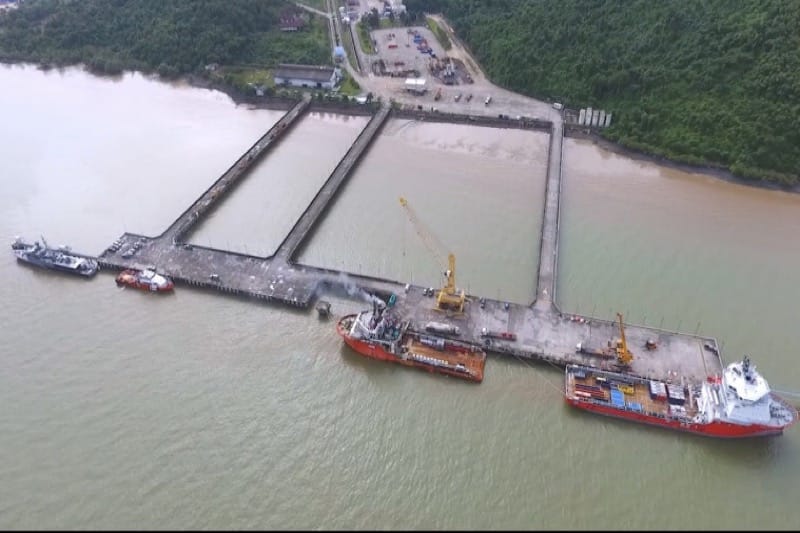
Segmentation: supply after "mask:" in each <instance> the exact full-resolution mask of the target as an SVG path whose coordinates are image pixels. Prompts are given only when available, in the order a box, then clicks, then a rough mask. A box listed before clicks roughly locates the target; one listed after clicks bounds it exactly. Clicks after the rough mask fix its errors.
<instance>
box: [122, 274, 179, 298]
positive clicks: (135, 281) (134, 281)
mask: <svg viewBox="0 0 800 533" xmlns="http://www.w3.org/2000/svg"><path fill="white" fill-rule="evenodd" d="M116 281H117V285H125V286H127V287H133V288H134V289H141V290H144V291H150V292H169V291H171V290H172V289H173V288H175V284H174V283H173V282H172V280H171V279H170V278H169V277H167V276H165V275H163V274H158V273H157V272H156V271H155V270H154V269H152V268H146V269H144V270H134V269H127V270H123V271H122V272H120V273H119V274H118V275H117V280H116Z"/></svg>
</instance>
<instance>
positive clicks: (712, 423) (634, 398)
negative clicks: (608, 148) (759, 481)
mask: <svg viewBox="0 0 800 533" xmlns="http://www.w3.org/2000/svg"><path fill="white" fill-rule="evenodd" d="M565 379H566V383H565V387H566V388H565V397H566V401H567V403H569V404H570V405H572V406H574V407H577V408H579V409H584V410H586V411H591V412H594V413H598V414H602V415H607V416H611V417H615V418H622V419H625V420H631V421H634V422H640V423H644V424H651V425H655V426H661V427H665V428H670V429H675V430H680V431H688V432H690V433H697V434H699V435H706V436H710V437H723V438H742V437H761V436H770V435H780V434H781V433H783V430H784V429H786V428H787V427H789V426H791V425H792V424H794V423H795V422H796V421H797V419H798V412H797V409H795V408H794V407H793V406H792V405H790V404H789V403H787V402H786V401H785V400H784V399H782V398H781V397H779V396H778V395H777V394H775V393H773V392H772V391H771V390H770V388H769V384H768V383H767V381H766V380H765V379H764V378H763V377H762V376H761V374H759V373H758V372H757V371H756V369H755V365H752V364H751V363H750V359H749V358H748V357H747V356H745V357H744V358H743V360H742V361H740V362H736V363H731V364H729V365H728V366H727V368H726V369H725V371H724V372H723V375H722V376H714V377H709V378H708V379H707V380H706V381H704V382H702V383H700V384H696V385H692V384H677V383H668V382H664V381H658V380H648V379H644V378H640V377H636V376H632V375H629V374H622V373H616V372H607V371H603V370H598V369H595V368H591V367H585V366H579V365H568V366H567V369H566V377H565Z"/></svg>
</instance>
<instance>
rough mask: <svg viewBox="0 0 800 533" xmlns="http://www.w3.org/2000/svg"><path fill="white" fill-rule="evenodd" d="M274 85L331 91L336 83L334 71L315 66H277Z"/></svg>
mask: <svg viewBox="0 0 800 533" xmlns="http://www.w3.org/2000/svg"><path fill="white" fill-rule="evenodd" d="M273 77H274V79H275V85H290V86H292V87H310V88H315V89H328V90H330V89H333V88H334V87H335V86H336V82H337V81H338V76H337V72H336V69H335V68H334V67H327V66H315V65H288V64H283V65H278V68H277V69H275V74H274V76H273Z"/></svg>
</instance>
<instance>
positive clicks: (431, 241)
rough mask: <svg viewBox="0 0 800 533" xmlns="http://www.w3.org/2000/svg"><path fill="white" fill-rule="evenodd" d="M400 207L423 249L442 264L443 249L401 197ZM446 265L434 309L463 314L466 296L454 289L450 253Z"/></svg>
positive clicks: (453, 263) (454, 265)
mask: <svg viewBox="0 0 800 533" xmlns="http://www.w3.org/2000/svg"><path fill="white" fill-rule="evenodd" d="M400 205H401V206H402V207H403V209H404V210H405V212H406V215H407V216H408V219H409V220H410V221H411V223H412V224H413V225H414V230H415V231H416V232H417V235H419V236H420V238H421V239H422V242H423V243H424V244H425V247H426V248H428V251H430V252H431V253H432V254H433V255H434V256H435V257H436V259H437V261H438V262H439V264H440V265H441V264H444V261H442V256H441V250H442V249H444V247H443V246H442V245H441V244H440V243H438V241H437V240H436V239H435V237H434V236H433V234H432V233H431V232H430V231H428V230H427V229H426V228H425V226H424V225H423V224H422V222H421V221H420V220H419V218H417V215H416V213H414V210H413V209H411V206H410V205H408V200H406V199H405V198H403V197H402V196H401V197H400ZM447 265H448V268H447V270H446V271H445V272H444V277H445V285H444V287H442V288H441V289H440V290H439V292H438V293H437V294H436V306H435V307H434V309H435V310H437V311H445V312H447V311H450V312H455V313H463V312H464V302H465V301H466V295H465V294H464V291H463V290H461V291H459V290H458V289H457V288H456V256H455V255H453V254H452V253H449V254H448V255H447Z"/></svg>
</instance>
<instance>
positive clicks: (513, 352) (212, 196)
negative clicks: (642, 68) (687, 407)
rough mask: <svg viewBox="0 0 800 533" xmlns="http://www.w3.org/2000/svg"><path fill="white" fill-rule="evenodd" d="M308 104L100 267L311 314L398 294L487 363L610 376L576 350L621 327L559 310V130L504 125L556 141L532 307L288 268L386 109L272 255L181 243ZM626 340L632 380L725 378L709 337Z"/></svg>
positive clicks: (422, 318)
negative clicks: (164, 222)
mask: <svg viewBox="0 0 800 533" xmlns="http://www.w3.org/2000/svg"><path fill="white" fill-rule="evenodd" d="M308 105H309V101H308V99H305V100H302V101H300V102H299V103H297V105H295V106H294V107H293V108H292V109H291V110H290V111H289V112H288V113H287V114H286V115H285V116H284V117H283V118H281V120H279V121H278V123H276V124H275V126H273V127H272V128H271V129H270V130H269V131H268V132H267V133H266V134H265V135H264V136H262V138H261V139H259V141H258V142H256V144H255V145H254V146H253V147H251V148H250V149H249V150H248V151H247V152H245V154H244V155H243V156H242V157H241V158H240V159H239V160H238V161H237V162H236V163H235V164H234V165H233V166H232V167H231V168H230V169H229V170H228V171H227V172H226V173H225V174H223V176H221V177H220V178H219V179H218V180H217V181H216V182H215V183H214V184H213V185H212V186H211V187H210V188H209V189H208V190H207V191H206V192H205V193H204V194H203V195H202V196H201V197H200V198H199V199H198V200H197V201H196V202H194V203H193V204H192V206H190V207H189V208H188V209H187V210H186V211H185V212H184V213H183V214H181V216H179V217H178V218H177V219H176V221H175V222H174V223H173V224H172V225H170V227H169V228H168V229H167V230H166V231H165V232H164V233H163V234H161V235H160V236H158V237H146V236H142V235H137V234H133V233H126V234H124V235H123V236H122V237H121V238H120V239H119V241H120V242H119V244H118V245H115V246H112V247H109V248H108V249H107V250H106V251H104V252H103V253H102V254H101V255H100V257H98V261H99V263H100V265H101V268H104V269H113V270H121V269H124V268H137V269H142V268H146V267H156V268H157V269H158V270H159V271H160V272H163V273H165V274H167V275H169V276H171V277H172V278H173V279H174V280H175V281H176V282H177V283H183V284H187V285H191V286H195V287H204V288H208V289H213V290H216V291H220V292H223V293H228V294H233V295H239V296H245V297H249V298H253V299H256V300H262V301H268V302H277V303H281V304H286V305H290V306H293V307H301V308H307V307H309V306H311V305H312V304H313V302H314V301H315V299H316V298H317V297H318V296H320V295H322V294H326V293H332V294H338V295H341V296H344V297H348V298H356V299H362V300H364V306H365V308H366V307H368V306H369V303H368V295H369V294H375V295H378V296H381V297H383V298H384V300H386V299H388V297H389V295H390V294H392V293H393V294H395V295H396V297H397V300H396V304H395V307H396V309H397V310H398V311H399V312H401V313H402V314H403V315H404V316H406V317H408V318H410V319H411V321H412V326H411V329H412V330H415V331H418V332H422V331H424V326H425V323H427V322H428V321H437V322H445V323H450V324H454V325H457V326H459V329H460V335H459V336H458V337H456V338H458V339H459V340H461V341H464V342H469V343H473V344H476V345H481V346H483V347H484V348H485V349H486V350H487V352H488V353H490V354H491V353H495V354H506V355H510V356H513V357H516V358H519V359H522V360H530V361H544V362H547V363H550V364H554V365H558V366H564V365H566V364H570V363H576V364H582V365H589V366H595V367H598V368H606V369H613V367H612V366H611V365H612V364H613V363H614V360H613V359H605V358H600V357H597V356H591V355H587V354H584V353H578V351H577V350H576V346H577V344H578V343H583V344H584V345H591V346H593V347H601V346H606V345H607V344H608V342H609V341H611V340H612V339H616V338H618V336H619V330H618V324H617V323H616V322H614V321H609V320H603V319H598V318H592V317H579V316H577V315H565V314H563V313H562V312H561V311H560V310H559V309H558V308H557V306H556V303H555V291H556V283H557V279H556V277H557V261H558V234H559V219H560V211H559V204H560V196H561V178H562V157H563V155H562V154H563V146H562V144H563V143H562V141H563V125H562V123H561V122H560V121H559V122H558V123H546V122H543V121H530V122H527V123H525V122H524V121H523V122H517V123H509V124H508V125H507V127H523V128H530V127H534V128H540V129H541V128H543V127H545V126H546V125H548V126H549V128H550V132H551V140H550V149H549V161H548V171H547V185H546V187H547V189H546V195H545V206H544V213H543V223H542V234H541V240H540V241H539V246H540V264H539V269H538V272H537V289H536V299H535V301H534V302H533V303H532V305H527V306H526V305H518V304H512V303H506V302H501V301H497V300H494V299H485V300H484V303H483V305H480V304H479V298H478V296H473V295H471V296H469V302H468V304H467V311H466V313H464V315H462V316H448V315H445V314H442V313H441V312H439V311H435V310H433V309H432V308H433V303H434V300H433V298H432V297H430V296H424V295H423V287H421V286H409V290H408V291H406V290H405V284H404V283H402V282H399V281H392V280H385V279H380V278H375V277H370V276H363V275H355V274H349V273H343V272H339V271H336V270H330V269H323V268H317V267H313V266H307V265H299V264H295V263H293V262H292V258H293V257H294V256H295V255H296V253H297V252H298V251H299V249H300V248H301V247H302V246H303V244H304V243H305V242H307V239H308V237H309V235H310V234H311V233H312V232H313V229H314V227H315V226H316V224H317V223H318V222H319V220H320V219H321V218H322V217H323V216H324V214H325V212H326V210H327V209H328V207H329V206H330V205H331V203H332V202H333V201H334V199H335V197H336V194H337V192H338V191H339V190H340V188H341V186H342V185H343V184H344V183H346V181H347V178H348V177H349V176H350V175H351V173H352V170H353V168H354V167H355V165H357V164H358V161H359V160H360V159H361V158H362V156H363V154H364V153H365V152H366V151H367V150H368V148H369V146H370V145H371V143H372V140H373V139H374V138H375V137H376V136H377V134H378V133H379V131H380V129H381V127H382V126H383V125H384V123H385V122H386V120H387V119H388V118H389V116H390V115H391V112H392V110H391V108H390V107H389V106H383V107H381V108H380V109H379V110H378V111H377V112H376V113H375V114H374V115H373V117H372V119H371V120H370V122H369V123H368V124H367V126H366V127H365V128H364V130H363V131H362V133H361V134H360V135H359V136H358V138H357V139H356V140H355V141H354V143H353V145H352V146H351V148H350V150H348V152H347V153H346V154H345V156H344V157H343V158H342V160H341V161H340V163H339V164H338V165H337V167H336V168H335V169H334V171H333V173H332V174H331V176H330V177H329V178H328V180H327V181H326V182H325V183H324V184H323V185H322V187H321V188H320V190H319V191H318V193H317V195H316V196H315V197H314V199H313V200H312V201H311V203H310V204H309V206H308V207H307V208H306V210H305V212H304V213H303V214H302V215H301V217H300V218H299V219H298V221H297V223H296V224H295V225H294V227H293V228H292V230H291V231H290V232H289V233H288V234H287V236H286V238H285V239H284V241H283V242H282V244H281V245H280V246H279V248H278V249H277V251H276V252H275V254H274V255H273V256H271V257H256V256H251V255H246V254H241V253H236V252H229V251H224V250H217V249H212V248H207V247H203V246H197V245H191V244H187V243H185V242H184V239H185V237H186V235H187V234H188V232H189V231H190V230H191V229H192V227H193V226H194V225H195V224H197V222H198V221H199V220H200V219H201V218H202V216H203V215H204V214H205V213H207V212H208V210H209V209H211V208H212V207H213V205H214V204H215V203H216V202H219V201H221V199H222V198H223V197H224V196H225V193H226V192H228V191H229V190H230V188H232V186H233V185H234V184H235V183H237V182H238V181H240V180H241V179H242V178H243V177H244V176H245V175H246V174H247V170H248V169H249V168H250V166H251V165H252V164H253V163H254V162H255V161H256V160H257V159H258V158H259V157H261V156H262V155H263V154H264V153H266V152H267V151H268V149H269V148H270V147H271V146H273V145H274V144H275V143H276V142H277V141H278V140H279V139H280V138H281V137H282V134H283V133H284V132H285V131H286V130H287V129H288V128H289V127H290V126H291V125H292V124H293V123H295V122H296V120H297V119H298V118H299V117H300V116H301V115H302V114H303V113H304V112H305V111H306V110H307V109H308ZM414 114H415V116H416V118H419V119H421V120H425V119H426V118H429V119H431V120H441V119H442V117H441V115H430V116H427V117H426V116H425V114H424V113H423V116H422V118H420V117H419V116H418V115H420V114H419V113H418V112H415V113H414ZM471 118H472V119H471V120H466V119H465V118H464V117H461V118H460V119H458V120H457V121H458V122H462V123H463V122H469V123H474V124H481V123H483V122H486V125H491V126H494V127H503V126H502V125H501V124H499V123H498V121H497V119H495V118H490V117H483V118H481V117H477V118H476V117H471ZM483 328H487V329H489V330H496V331H509V332H513V333H515V334H516V339H515V340H513V341H511V340H498V339H491V340H490V341H489V342H490V344H488V345H487V344H486V339H485V338H483V337H482V336H481V330H482V329H483ZM625 336H626V339H627V342H628V346H629V349H630V350H631V352H632V353H633V355H634V358H633V362H632V364H631V368H630V370H629V371H630V372H631V373H633V374H636V375H639V376H643V377H653V378H658V379H665V380H668V379H671V378H672V377H673V376H674V375H675V374H678V375H681V376H684V377H685V378H688V379H690V380H693V381H699V380H703V379H705V378H706V376H709V375H713V374H719V373H721V371H722V367H723V364H722V359H721V356H720V354H719V346H718V344H717V342H716V340H715V339H713V338H710V337H701V336H697V335H687V334H681V333H676V332H669V331H664V330H659V329H656V328H650V327H644V326H636V325H629V324H626V325H625ZM651 339H652V340H655V341H656V344H657V348H656V349H655V350H648V349H646V348H645V343H646V342H647V341H648V340H651Z"/></svg>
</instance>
